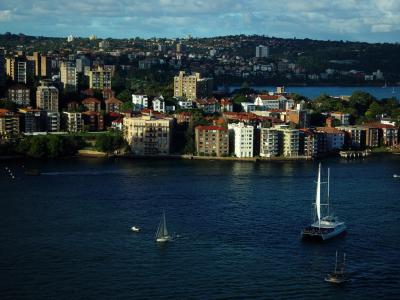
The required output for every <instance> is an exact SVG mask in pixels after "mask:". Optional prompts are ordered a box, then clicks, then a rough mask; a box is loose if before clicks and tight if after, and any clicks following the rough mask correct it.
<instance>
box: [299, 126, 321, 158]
mask: <svg viewBox="0 0 400 300" xmlns="http://www.w3.org/2000/svg"><path fill="white" fill-rule="evenodd" d="M299 154H300V155H303V156H307V157H315V156H317V155H318V135H317V134H315V133H314V132H312V131H311V130H309V129H300V130H299Z"/></svg>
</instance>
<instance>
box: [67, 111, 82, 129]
mask: <svg viewBox="0 0 400 300" xmlns="http://www.w3.org/2000/svg"><path fill="white" fill-rule="evenodd" d="M64 115H65V117H66V128H67V131H68V132H79V131H82V130H83V119H82V114H81V113H79V112H64Z"/></svg>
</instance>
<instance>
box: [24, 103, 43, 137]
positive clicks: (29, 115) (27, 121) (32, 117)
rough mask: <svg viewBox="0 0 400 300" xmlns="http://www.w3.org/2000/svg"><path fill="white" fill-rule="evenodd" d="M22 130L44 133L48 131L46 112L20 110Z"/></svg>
mask: <svg viewBox="0 0 400 300" xmlns="http://www.w3.org/2000/svg"><path fill="white" fill-rule="evenodd" d="M18 113H19V114H20V116H21V117H20V121H21V125H20V129H21V131H22V132H26V133H32V132H42V131H46V111H44V110H40V109H33V108H20V109H19V110H18Z"/></svg>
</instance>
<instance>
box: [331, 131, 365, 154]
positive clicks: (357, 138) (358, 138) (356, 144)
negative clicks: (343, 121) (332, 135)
mask: <svg viewBox="0 0 400 300" xmlns="http://www.w3.org/2000/svg"><path fill="white" fill-rule="evenodd" d="M336 128H337V129H339V130H342V131H344V133H345V145H346V146H348V147H352V148H357V149H363V148H364V147H365V146H366V136H367V134H366V133H367V130H366V129H365V127H363V126H338V127H336Z"/></svg>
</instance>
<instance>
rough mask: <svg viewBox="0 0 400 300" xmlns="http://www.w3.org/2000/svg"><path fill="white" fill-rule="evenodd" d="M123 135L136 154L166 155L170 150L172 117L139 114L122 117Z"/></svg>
mask: <svg viewBox="0 0 400 300" xmlns="http://www.w3.org/2000/svg"><path fill="white" fill-rule="evenodd" d="M123 127H124V137H125V139H126V141H127V142H128V144H129V145H130V147H131V150H132V152H133V154H136V155H168V154H170V152H171V137H172V128H173V118H167V117H155V116H152V115H149V116H140V117H125V118H124V119H123Z"/></svg>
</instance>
